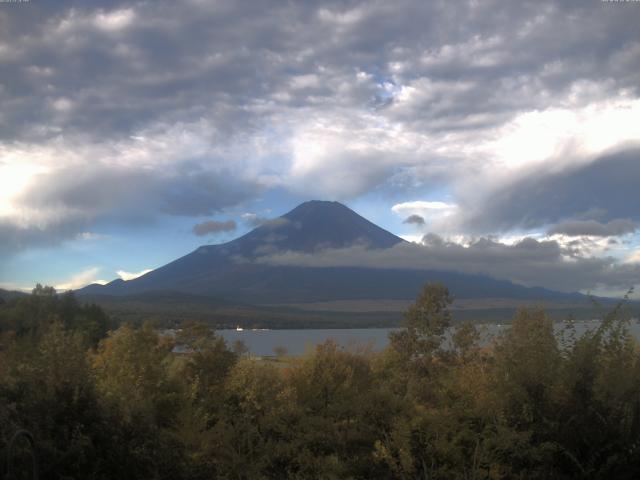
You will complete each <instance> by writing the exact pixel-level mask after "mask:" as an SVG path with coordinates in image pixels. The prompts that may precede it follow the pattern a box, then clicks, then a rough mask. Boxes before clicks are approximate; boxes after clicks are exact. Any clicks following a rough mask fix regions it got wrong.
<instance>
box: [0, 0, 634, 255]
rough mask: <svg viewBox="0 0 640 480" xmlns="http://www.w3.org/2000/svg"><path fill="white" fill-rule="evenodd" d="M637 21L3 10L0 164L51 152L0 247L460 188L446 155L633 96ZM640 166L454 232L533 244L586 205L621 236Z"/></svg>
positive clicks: (428, 8) (493, 9)
mask: <svg viewBox="0 0 640 480" xmlns="http://www.w3.org/2000/svg"><path fill="white" fill-rule="evenodd" d="M639 16H640V9H638V8H636V6H635V5H631V4H628V5H625V4H614V3H607V2H578V1H566V2H564V1H563V2H559V1H558V2H553V1H546V0H541V1H537V2H499V1H497V0H490V1H485V2H451V1H450V0H434V1H429V2H424V1H422V0H400V1H398V2H392V3H390V2H380V1H358V0H355V1H352V0H345V1H333V0H330V1H326V2H320V3H318V2H278V1H269V0H267V1H261V2H237V1H233V0H221V1H218V2H215V3H209V2H204V1H195V0H193V1H187V2H169V1H157V2H153V7H152V8H151V6H150V4H149V2H146V1H142V0H140V1H130V2H108V4H105V2H98V1H90V0H89V1H60V2H39V1H32V2H30V3H29V4H24V5H21V4H15V5H14V4H7V5H2V4H0V79H1V81H0V102H1V104H2V112H1V113H0V148H3V149H6V150H8V151H9V150H11V151H16V152H19V153H21V154H23V152H27V154H24V156H25V157H29V158H31V157H33V158H41V157H47V155H45V154H47V153H51V152H53V153H52V154H51V155H50V157H51V159H50V160H48V163H49V165H48V166H50V167H52V169H53V170H52V172H51V173H48V174H46V175H42V176H40V177H38V178H37V179H36V180H35V181H34V182H32V183H33V185H32V187H31V188H30V189H29V191H28V192H27V193H25V194H24V195H23V196H22V197H21V199H19V200H20V201H19V202H16V205H17V206H18V209H20V208H32V209H36V210H39V214H40V216H41V217H43V218H42V219H41V221H40V220H39V221H38V222H36V223H37V225H38V226H37V227H35V226H34V227H28V228H27V229H24V228H22V227H20V226H18V223H19V222H14V224H11V225H10V224H9V223H7V224H6V225H7V226H6V227H4V228H6V229H8V231H7V232H6V233H3V236H4V237H5V238H12V239H13V240H11V244H15V245H29V244H35V243H37V242H39V240H37V241H36V240H34V238H35V237H38V236H39V235H42V237H43V238H44V237H48V238H47V240H46V241H47V242H48V241H53V242H55V241H56V239H60V238H67V237H68V236H71V237H72V236H73V235H74V234H75V233H77V232H78V230H77V229H78V228H83V229H84V228H86V227H87V224H90V223H91V222H92V221H95V220H96V219H99V218H105V217H110V218H113V219H115V220H116V221H127V222H129V221H131V222H132V223H135V222H139V221H145V220H148V219H150V218H151V219H152V218H155V217H156V216H157V215H162V214H169V215H210V214H212V213H215V212H219V211H220V210H221V209H224V208H227V207H230V206H234V205H237V204H238V203H240V202H242V201H243V200H246V199H249V198H252V197H254V196H255V195H256V194H257V192H259V191H260V188H261V187H260V186H261V185H263V184H269V185H276V186H284V187H285V188H286V189H291V190H295V191H296V192H298V193H299V192H304V193H305V194H308V195H312V194H315V193H318V192H321V193H327V192H328V194H329V195H330V196H333V197H335V198H352V197H353V196H357V195H360V194H362V193H365V192H369V191H372V190H373V189H374V188H377V187H381V188H387V190H389V191H393V190H394V189H395V190H402V191H403V192H404V191H406V189H407V186H408V185H410V186H411V188H414V189H416V190H417V189H419V188H420V187H421V186H424V184H425V182H427V181H431V182H436V183H445V182H451V181H452V178H453V177H457V176H461V175H471V176H473V171H474V169H477V168H478V167H477V166H475V165H477V164H478V160H479V159H478V158H476V157H474V156H473V155H472V157H473V158H471V160H470V159H469V158H467V157H465V155H464V154H458V153H455V154H453V153H451V151H454V152H464V151H466V150H467V149H466V148H462V147H465V146H468V145H470V144H473V143H474V142H475V140H477V138H475V137H474V138H472V139H471V140H469V138H468V137H464V136H463V137H460V135H467V134H469V132H471V133H473V132H483V131H484V130H486V129H490V128H494V127H496V126H501V125H504V124H505V122H507V121H510V120H512V119H513V118H514V117H516V116H517V115H519V114H521V113H523V112H528V111H533V110H539V111H542V110H544V109H546V108H550V107H558V106H559V107H562V108H568V109H573V108H580V107H584V106H586V105H589V104H591V103H592V102H596V101H599V100H607V99H609V98H611V96H612V95H613V96H617V97H620V98H622V97H624V98H627V99H633V98H636V97H637V95H638V88H639V87H638V86H639V85H640V55H639V54H638V53H639V52H640V42H639V40H638V35H637V26H638V21H639ZM449 138H452V139H454V140H451V142H453V143H452V144H446V145H444V146H445V147H447V148H440V147H442V146H443V145H440V144H438V143H437V142H439V141H442V140H441V139H449ZM483 138H484V137H483ZM434 139H435V140H434ZM456 139H457V140H456ZM456 142H457V143H456ZM453 147H460V148H453ZM32 150H33V151H32ZM49 150H50V151H49ZM140 152H147V155H146V156H145V155H141V154H140ZM318 152H320V153H318ZM72 154H75V156H74V155H72ZM312 154H315V156H313V155H312ZM68 157H73V158H71V159H70V158H68ZM480 160H482V159H480ZM636 160H637V157H633V158H631V157H629V158H628V159H627V160H625V159H624V158H622V157H621V158H619V159H617V160H615V161H614V160H611V162H612V164H613V165H614V167H615V168H608V167H606V166H602V168H600V167H598V165H599V164H600V163H602V162H600V163H599V162H595V163H594V164H593V166H587V167H581V168H580V169H573V170H571V171H568V170H567V171H566V172H561V173H560V174H558V175H555V176H554V175H551V174H547V173H544V172H542V173H538V172H534V174H533V175H531V176H530V177H528V178H525V179H521V180H518V181H516V182H515V184H513V185H505V186H504V188H503V190H502V191H500V192H497V194H496V195H495V197H494V198H492V199H491V200H489V201H488V202H486V204H483V205H482V211H481V212H480V211H477V210H474V209H473V208H472V205H469V206H467V207H469V208H464V209H463V210H464V211H469V212H472V214H473V215H472V217H471V219H470V220H469V222H468V225H469V226H470V228H474V229H476V230H478V231H488V230H492V229H502V230H507V229H509V228H512V227H520V226H521V227H526V228H529V227H532V228H534V227H540V226H543V227H545V228H546V227H547V226H548V225H552V224H556V223H558V222H562V221H566V220H568V219H575V218H579V217H578V214H579V213H580V212H583V211H585V210H587V209H589V208H592V207H593V208H602V209H605V210H606V212H607V213H606V215H605V217H604V218H602V219H594V220H598V221H600V222H605V223H606V222H610V221H612V220H615V219H620V218H629V219H631V220H633V221H636V220H638V216H637V215H638V214H637V212H638V211H640V209H638V208H637V207H638V201H637V200H638V196H637V195H638V194H637V191H636V190H632V188H631V184H632V180H633V179H635V178H638V170H637V165H640V163H639V162H637V161H636ZM474 162H475V165H474ZM634 162H635V165H634ZM123 165H125V166H123ZM603 165H604V163H603ZM618 172H619V173H618ZM617 175H619V176H620V178H617V177H616V176H617ZM434 179H435V180H434ZM263 181H264V182H263ZM598 181H600V182H601V183H600V184H598ZM610 185H615V188H613V189H609V190H607V188H609V187H607V186H610ZM563 187H566V188H567V190H566V191H562V190H558V189H559V188H563ZM387 190H380V191H387ZM54 207H55V208H54ZM463 207H464V206H463ZM46 212H49V213H48V214H47V213H46ZM45 217H46V218H45ZM585 220H589V219H585ZM34 225H35V223H34ZM38 232H40V233H38Z"/></svg>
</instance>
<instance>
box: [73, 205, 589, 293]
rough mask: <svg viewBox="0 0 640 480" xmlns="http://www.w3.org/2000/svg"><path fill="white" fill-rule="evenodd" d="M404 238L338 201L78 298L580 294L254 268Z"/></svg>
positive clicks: (485, 282) (354, 270)
mask: <svg viewBox="0 0 640 480" xmlns="http://www.w3.org/2000/svg"><path fill="white" fill-rule="evenodd" d="M400 242H404V240H403V239H401V238H400V237H397V236H395V235H393V234H392V233H390V232H388V231H386V230H384V229H382V228H380V227H378V226H377V225H375V224H373V223H371V222H370V221H368V220H366V219H365V218H363V217H361V216H360V215H358V214H357V213H355V212H354V211H352V210H351V209H349V208H348V207H346V206H344V205H342V204H340V203H337V202H324V201H310V202H306V203H303V204H301V205H299V206H298V207H296V208H295V209H293V210H292V211H290V212H289V213H287V214H285V215H283V216H282V217H279V218H277V219H274V220H270V221H267V222H265V223H264V224H263V225H261V226H259V227H257V228H255V229H254V230H252V231H251V232H249V233H247V234H246V235H244V236H242V237H240V238H237V239H235V240H233V241H231V242H228V243H224V244H220V245H211V246H202V247H200V248H198V249H196V250H195V251H193V252H191V253H189V254H188V255H185V256H184V257H181V258H179V259H177V260H175V261H173V262H171V263H168V264H167V265H165V266H163V267H160V268H157V269H156V270H153V271H151V272H149V273H147V274H146V275H143V276H141V277H139V278H136V279H134V280H129V281H123V280H120V279H118V280H114V281H113V282H111V283H109V284H107V285H89V286H87V287H85V288H83V289H80V290H78V291H77V293H78V294H80V295H102V296H104V295H114V296H119V295H136V294H141V293H144V292H152V291H155V292H157V291H175V292H182V293H187V294H191V295H197V296H206V297H215V298H219V299H225V300H227V301H233V302H240V303H246V304H263V305H264V304H296V303H305V302H327V301H335V300H362V299H400V300H401V299H413V298H415V296H416V295H417V293H418V292H419V290H420V288H421V287H422V285H423V284H424V283H425V282H428V281H439V282H442V283H444V284H445V285H447V286H448V287H449V289H450V290H451V292H452V293H453V295H454V296H455V297H456V298H464V299H479V300H480V299H487V298H501V299H519V300H531V301H532V302H533V301H542V300H547V301H560V302H575V301H581V300H584V299H585V297H584V296H583V295H581V294H579V293H572V294H567V293H562V292H556V291H552V290H547V289H544V288H529V287H524V286H522V285H517V284H515V283H512V282H509V281H506V280H498V279H494V278H491V277H488V276H486V275H471V274H464V273H458V272H449V271H427V270H411V269H383V268H364V267H362V268H361V267H324V268H321V267H290V266H286V267H285V266H271V265H265V264H262V263H257V262H255V259H256V258H257V257H259V256H261V255H265V254H270V253H275V252H284V251H294V252H314V251H319V250H322V249H324V248H328V247H331V248H341V247H349V246H352V245H354V244H358V245H364V246H366V247H367V248H371V249H386V248H390V247H393V246H394V245H396V244H398V243H400Z"/></svg>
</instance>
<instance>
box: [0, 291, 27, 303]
mask: <svg viewBox="0 0 640 480" xmlns="http://www.w3.org/2000/svg"><path fill="white" fill-rule="evenodd" d="M26 295H28V294H27V293H25V292H20V291H18V290H5V289H3V288H0V298H1V299H2V300H5V301H7V300H11V299H12V298H18V297H24V296H26Z"/></svg>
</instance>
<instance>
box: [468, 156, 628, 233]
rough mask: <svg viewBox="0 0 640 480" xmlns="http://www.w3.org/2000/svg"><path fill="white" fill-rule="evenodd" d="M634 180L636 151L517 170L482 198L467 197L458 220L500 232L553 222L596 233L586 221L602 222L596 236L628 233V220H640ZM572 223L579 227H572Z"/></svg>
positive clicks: (592, 225)
mask: <svg viewBox="0 0 640 480" xmlns="http://www.w3.org/2000/svg"><path fill="white" fill-rule="evenodd" d="M637 178H640V150H639V149H637V148H629V149H624V150H621V151H618V152H613V153H610V154H607V155H603V156H598V157H596V158H594V159H583V160H582V161H580V162H575V163H573V164H570V165H568V166H565V165H562V166H561V167H560V168H559V167H557V166H555V165H553V164H552V163H551V162H549V164H548V165H545V166H544V167H543V168H535V169H528V170H525V171H523V172H520V173H518V174H517V175H514V176H513V177H512V178H510V179H509V181H508V182H507V183H499V184H496V185H493V186H492V187H491V188H490V189H489V190H488V191H486V193H484V194H483V195H482V196H481V197H480V198H478V197H472V196H470V197H468V198H467V200H466V205H464V207H465V208H463V211H464V212H465V213H464V215H461V218H460V222H461V224H462V225H463V228H468V229H470V230H472V231H478V232H498V231H500V232H504V231H508V230H510V229H515V228H521V229H536V228H542V227H544V226H546V225H555V224H560V228H565V229H566V227H571V228H573V229H574V231H575V228H576V227H579V228H578V230H579V229H580V228H581V229H589V228H591V229H592V230H593V229H594V228H595V229H596V230H598V226H597V225H595V224H594V223H593V222H590V221H597V222H599V223H603V224H606V227H604V228H603V229H601V230H600V233H608V231H618V232H625V233H629V231H630V229H631V228H632V226H631V224H630V223H628V222H629V221H630V222H639V221H640V213H639V212H640V211H639V210H638V208H637V205H638V202H640V190H639V189H638V188H637V185H636V184H637V182H636V179H637ZM576 219H578V220H577V221H582V222H583V223H581V224H580V223H576ZM621 219H624V220H621ZM564 222H572V223H570V224H566V223H564ZM584 222H587V223H584ZM552 230H553V227H552ZM619 234H621V233H619Z"/></svg>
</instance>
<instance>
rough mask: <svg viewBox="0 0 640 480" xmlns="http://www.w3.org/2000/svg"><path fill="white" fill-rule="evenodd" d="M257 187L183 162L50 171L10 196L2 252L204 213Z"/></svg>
mask: <svg viewBox="0 0 640 480" xmlns="http://www.w3.org/2000/svg"><path fill="white" fill-rule="evenodd" d="M259 189H260V187H259V186H257V185H255V184H253V183H251V182H245V181H243V180H241V179H238V178H233V177H231V178H230V177H229V174H228V172H225V171H220V170H215V169H206V168H205V167H202V166H200V165H198V164H192V163H189V162H186V163H185V162H179V163H175V164H171V165H168V166H166V167H165V168H163V169H160V170H156V169H149V168H140V167H137V166H133V165H132V166H112V165H109V164H107V163H94V164H87V165H84V164H80V165H77V166H75V167H63V168H55V169H54V168H52V169H50V170H48V171H47V172H45V173H39V174H37V175H35V176H34V177H32V179H31V181H30V183H29V185H28V186H27V187H26V188H25V189H24V190H23V191H22V192H20V195H18V196H17V197H16V198H15V202H16V203H18V204H19V205H20V206H19V207H18V208H15V209H14V210H13V211H12V212H10V213H9V214H8V215H6V216H4V217H1V216H0V238H1V239H2V240H3V242H2V243H3V247H2V250H5V251H7V252H10V251H18V250H22V249H25V248H29V247H38V246H54V245H56V244H58V243H60V242H62V241H65V240H70V239H74V238H78V237H79V236H80V237H82V238H85V239H86V238H89V237H87V236H86V235H84V234H85V233H86V232H88V231H90V230H91V227H92V226H94V225H95V224H96V223H98V222H100V221H103V220H109V221H110V222H111V223H118V224H121V225H125V226H127V227H128V228H135V227H137V226H139V225H143V224H148V223H150V222H153V221H155V220H156V219H157V218H159V217H160V216H161V215H171V216H196V215H210V214H213V213H217V212H220V211H221V210H223V209H224V208H226V207H229V206H232V205H235V204H237V203H239V202H241V201H242V200H245V199H247V198H250V197H252V196H253V195H254V194H255V193H256V192H257V191H259ZM92 238H94V237H92Z"/></svg>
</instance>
